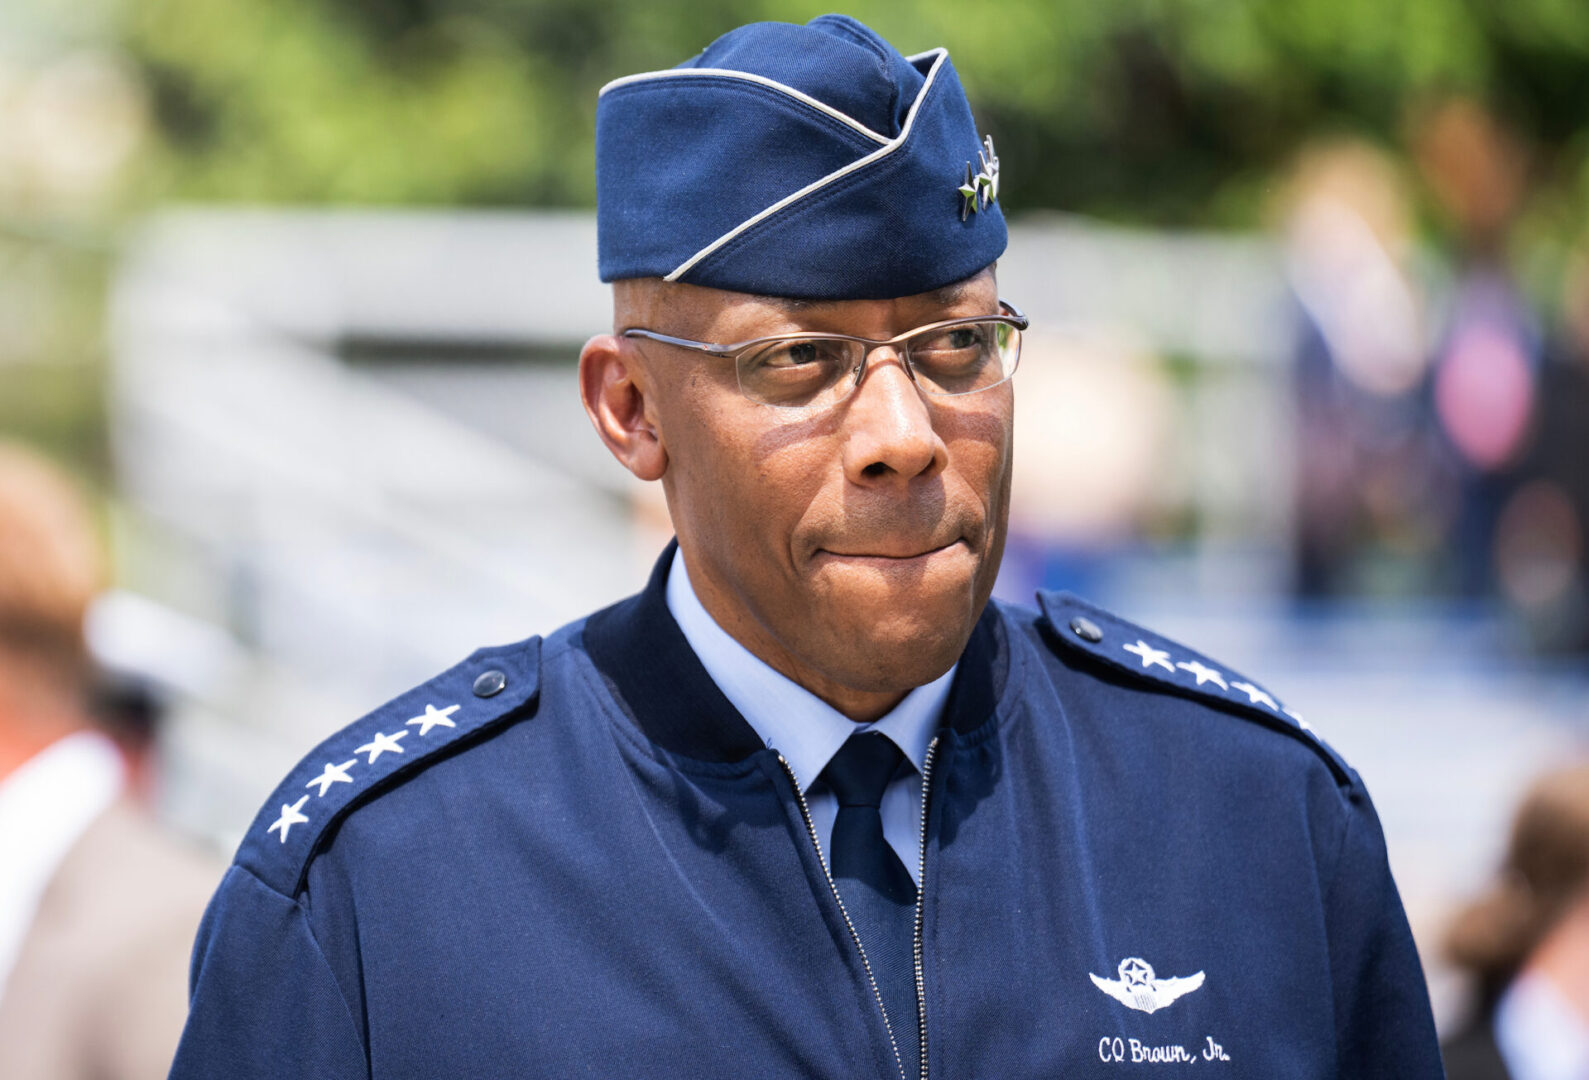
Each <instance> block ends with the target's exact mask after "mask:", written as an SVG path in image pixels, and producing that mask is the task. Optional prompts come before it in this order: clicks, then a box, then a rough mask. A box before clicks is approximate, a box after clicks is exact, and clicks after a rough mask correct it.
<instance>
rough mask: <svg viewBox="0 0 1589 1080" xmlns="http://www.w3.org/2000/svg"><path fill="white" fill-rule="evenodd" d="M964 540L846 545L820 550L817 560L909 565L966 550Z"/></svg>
mask: <svg viewBox="0 0 1589 1080" xmlns="http://www.w3.org/2000/svg"><path fill="white" fill-rule="evenodd" d="M966 546H967V545H966V542H965V540H964V539H963V538H958V537H957V538H956V539H954V540H951V541H949V542H948V543H943V544H936V545H932V544H927V545H923V544H901V543H897V542H886V541H885V542H878V543H868V544H858V545H855V546H854V547H853V548H851V547H849V546H848V545H846V547H845V548H844V549H836V548H819V549H818V550H817V558H818V559H822V558H832V559H842V560H845V561H855V562H870V561H876V562H881V563H908V562H913V561H916V560H927V559H931V558H932V557H933V556H935V555H939V554H947V553H951V552H953V551H954V549H955V548H965V547H966Z"/></svg>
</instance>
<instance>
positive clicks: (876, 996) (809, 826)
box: [778, 754, 930, 1080]
mask: <svg viewBox="0 0 1589 1080" xmlns="http://www.w3.org/2000/svg"><path fill="white" fill-rule="evenodd" d="M929 760H930V759H929ZM778 764H780V765H782V766H783V771H784V773H785V774H786V775H787V776H788V777H789V783H790V785H791V786H793V788H794V793H795V800H796V801H797V802H799V804H800V817H801V819H802V820H804V821H805V823H806V835H807V836H809V837H811V846H812V847H813V848H814V849H816V853H817V865H819V866H821V867H822V876H823V877H825V878H827V879H828V889H829V890H830V891H832V893H833V902H834V903H836V904H838V905H839V914H840V915H842V916H844V925H845V926H847V927H849V930H850V940H851V941H853V942H855V949H856V951H857V952H859V953H860V954H861V966H862V967H863V968H865V969H866V981H867V983H868V984H869V985H870V986H871V988H872V1000H873V1001H876V1002H877V1011H878V1012H879V1013H881V1014H882V1017H883V1030H884V1031H887V1032H888V1048H889V1049H890V1050H891V1051H893V1053H894V1067H895V1068H896V1069H898V1070H899V1075H900V1077H901V1080H908V1078H907V1077H905V1062H904V1060H903V1059H902V1058H901V1057H900V1056H899V1044H898V1043H896V1042H895V1041H894V1032H893V1031H892V1030H891V1029H890V1028H889V1026H888V1009H887V1008H885V1007H884V1006H883V993H882V991H881V990H879V989H878V988H877V980H876V979H875V978H874V977H873V976H872V965H871V962H870V961H868V960H867V959H866V949H865V948H864V947H862V945H861V935H860V934H858V933H856V932H855V924H854V923H853V922H851V921H850V913H849V912H848V911H846V910H844V899H843V898H842V897H841V896H839V886H838V883H837V882H835V881H834V880H833V872H832V871H831V870H829V869H828V864H827V860H825V859H823V857H822V842H821V841H820V840H818V839H817V827H816V825H815V824H813V823H812V821H811V807H810V805H809V804H808V803H807V802H806V796H805V792H803V791H802V790H801V789H800V779H799V777H797V776H795V772H794V768H793V766H791V765H790V764H789V762H788V760H787V759H786V758H785V757H784V756H783V755H782V754H779V755H778ZM917 900H918V901H919V900H920V894H919V893H918V895H917ZM920 911H921V909H920V905H919V903H918V905H917V915H916V925H917V932H918V937H917V943H916V956H917V958H918V960H917V965H918V966H917V969H916V970H917V976H916V978H917V985H918V986H919V985H920V984H921V982H920V980H921V975H920V971H921V968H920V956H921V940H920V937H919V934H920V926H921V913H920ZM917 1005H918V1012H919V1008H920V1002H919V1001H918V1003H917ZM917 1019H918V1021H919V1020H920V1017H919V1015H918V1018H917Z"/></svg>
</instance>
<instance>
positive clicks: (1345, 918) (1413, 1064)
mask: <svg viewBox="0 0 1589 1080" xmlns="http://www.w3.org/2000/svg"><path fill="white" fill-rule="evenodd" d="M1345 795H1346V798H1347V803H1348V805H1347V823H1346V828H1345V830H1344V832H1343V834H1342V837H1341V850H1340V856H1339V858H1338V859H1337V860H1336V867H1335V873H1334V875H1333V877H1332V879H1331V883H1330V887H1329V892H1328V895H1327V897H1326V901H1325V918H1326V920H1327V925H1328V929H1329V935H1330V968H1331V973H1332V981H1333V991H1334V996H1335V1025H1336V1046H1337V1068H1338V1074H1339V1075H1340V1076H1341V1077H1342V1080H1347V1078H1350V1080H1443V1077H1444V1076H1445V1072H1444V1070H1443V1068H1442V1066H1441V1064H1440V1048H1439V1044H1438V1041H1437V1039H1436V1036H1435V1027H1434V1017H1433V1014H1432V1013H1431V1011H1430V1008H1429V992H1428V987H1427V985H1426V984H1425V982H1424V975H1423V967H1422V965H1421V964H1420V963H1419V960H1418V950H1417V947H1416V946H1415V945H1414V944H1413V938H1412V930H1411V928H1410V927H1409V926H1408V925H1407V915H1406V912H1405V911H1403V909H1402V905H1401V896H1400V895H1399V894H1398V893H1397V891H1396V883H1395V881H1394V880H1393V879H1392V878H1391V873H1390V863H1389V861H1388V859H1387V858H1386V855H1385V838H1384V834H1383V833H1382V832H1381V830H1380V825H1379V817H1378V815H1377V814H1375V812H1374V805H1373V803H1372V802H1371V801H1370V800H1369V797H1368V793H1367V792H1366V791H1364V790H1363V788H1362V786H1361V783H1355V784H1353V785H1352V787H1351V788H1349V789H1348V790H1347V792H1346V793H1345Z"/></svg>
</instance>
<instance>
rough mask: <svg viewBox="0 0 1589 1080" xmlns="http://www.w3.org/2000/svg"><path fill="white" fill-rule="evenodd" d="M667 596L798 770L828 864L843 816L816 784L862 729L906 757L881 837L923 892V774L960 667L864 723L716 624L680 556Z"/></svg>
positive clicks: (725, 682) (741, 706)
mask: <svg viewBox="0 0 1589 1080" xmlns="http://www.w3.org/2000/svg"><path fill="white" fill-rule="evenodd" d="M667 598H668V610H669V611H670V612H672V614H673V619H674V621H675V622H677V623H678V624H679V629H680V630H682V631H684V639H685V640H686V641H688V642H689V643H690V648H691V649H693V650H695V655H696V656H697V657H698V658H699V659H700V661H701V666H702V667H704V668H705V669H706V673H707V674H708V675H710V676H711V677H712V681H713V682H715V683H716V684H717V688H718V689H719V690H721V691H722V692H723V696H724V697H726V698H727V699H728V700H729V702H730V704H732V705H733V706H734V708H736V709H738V710H739V713H740V715H741V716H743V717H744V718H745V720H746V721H747V722H748V723H749V724H750V726H751V727H752V728H754V729H755V731H756V734H758V735H760V736H761V738H762V741H763V742H765V743H766V744H767V745H768V746H769V747H771V748H773V749H775V750H777V751H778V752H779V753H781V754H783V756H784V760H785V761H787V762H788V763H789V767H790V768H791V769H792V770H793V771H794V774H795V779H796V780H797V781H798V782H799V784H800V790H801V791H802V792H803V793H804V794H805V796H806V802H807V804H808V805H809V806H810V808H811V822H812V824H813V825H815V826H816V830H817V836H818V837H819V838H820V841H821V842H820V844H819V845H818V846H819V847H820V848H821V849H822V858H823V861H824V862H826V861H827V858H828V856H827V852H828V851H829V850H830V849H831V847H832V837H833V819H834V818H835V817H836V816H838V812H839V805H838V800H837V799H835V798H834V797H833V793H832V792H831V791H829V790H828V787H827V785H826V784H824V783H819V782H818V781H817V777H818V776H819V775H820V774H821V772H822V770H823V769H825V768H827V764H828V761H829V760H830V759H831V758H832V757H833V755H834V754H836V753H838V750H839V747H841V746H843V745H844V740H846V739H848V738H849V737H850V736H851V735H853V734H855V733H856V732H857V731H880V732H882V733H883V734H884V735H886V736H888V738H889V739H890V740H892V741H893V743H894V745H895V746H897V747H899V748H900V750H902V751H903V752H904V754H905V760H906V761H908V762H910V764H911V766H912V767H911V768H909V769H905V770H902V771H901V773H900V774H899V775H897V776H896V777H895V778H894V780H893V782H892V783H890V784H889V785H888V790H887V791H885V792H884V793H883V803H882V806H881V808H880V809H881V811H882V815H883V837H884V839H886V840H887V841H888V843H889V846H890V847H892V848H893V849H894V851H895V852H896V853H897V854H898V855H899V858H900V861H902V862H903V863H904V864H905V868H906V869H907V870H909V871H910V876H911V878H913V879H914V880H915V881H916V884H917V886H918V887H919V886H920V885H921V770H922V766H923V764H924V762H925V761H926V759H927V747H928V746H929V745H930V744H931V743H932V737H933V732H934V731H936V730H937V728H938V723H939V719H940V718H941V717H942V715H943V707H944V703H945V701H947V700H948V697H949V687H950V685H951V684H952V683H953V682H954V675H955V669H956V668H958V667H959V665H958V664H956V665H955V667H952V668H950V669H949V670H948V671H946V672H944V673H943V674H942V675H940V676H939V677H938V678H936V679H934V680H933V681H932V682H930V683H927V684H926V685H925V686H918V687H916V689H914V690H912V691H911V692H910V693H908V694H906V695H905V698H904V700H903V701H901V702H900V703H899V704H898V705H896V706H894V708H893V710H892V711H891V712H889V713H888V714H887V715H886V716H883V717H880V718H879V719H877V720H874V721H873V722H871V723H869V724H858V723H856V722H855V721H853V720H851V719H849V718H848V717H847V716H845V715H844V714H843V713H841V712H839V711H838V710H837V709H835V708H833V706H831V705H829V704H828V703H827V702H825V701H823V700H822V699H821V698H819V697H817V696H816V695H815V694H813V693H811V692H810V691H809V690H807V689H805V688H804V687H803V686H800V685H799V684H798V683H795V682H793V681H791V680H790V679H787V678H785V677H784V676H783V675H781V674H779V673H778V672H777V671H775V670H773V668H772V667H770V666H769V665H768V664H766V663H765V662H763V661H762V660H760V659H758V658H757V657H756V656H755V655H754V654H753V653H752V652H751V651H750V650H749V649H747V648H745V647H744V646H743V645H741V644H740V643H739V642H738V641H735V640H734V638H732V637H731V636H729V634H728V632H727V631H725V630H724V629H723V628H722V627H721V626H719V625H717V622H716V620H714V619H713V618H712V616H711V615H710V614H709V613H708V612H707V610H706V608H704V607H702V606H701V601H700V599H699V598H698V597H696V595H695V589H694V587H693V586H692V585H691V584H690V577H689V572H688V571H687V570H686V569H685V566H684V555H683V553H682V552H680V551H675V552H674V553H673V565H672V567H671V568H670V569H669V570H668V591H667Z"/></svg>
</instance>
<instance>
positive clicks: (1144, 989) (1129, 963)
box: [1087, 956, 1203, 1013]
mask: <svg viewBox="0 0 1589 1080" xmlns="http://www.w3.org/2000/svg"><path fill="white" fill-rule="evenodd" d="M1087 977H1088V978H1089V979H1091V980H1092V982H1093V985H1094V986H1096V987H1097V988H1098V989H1100V990H1102V991H1103V992H1104V993H1106V994H1108V995H1109V996H1110V997H1112V998H1114V999H1115V1000H1116V1001H1118V1002H1119V1003H1120V1004H1122V1005H1124V1006H1125V1007H1126V1008H1128V1009H1136V1010H1138V1011H1139V1012H1145V1013H1150V1012H1158V1011H1159V1010H1160V1009H1162V1008H1164V1007H1165V1006H1166V1005H1170V1004H1173V1003H1174V1001H1175V999H1176V998H1179V997H1181V996H1182V995H1184V994H1190V993H1191V992H1192V991H1193V990H1196V989H1197V988H1198V987H1200V986H1202V985H1203V973H1202V972H1201V971H1199V972H1198V973H1197V974H1196V975H1187V976H1185V977H1183V978H1178V979H1156V978H1154V977H1153V965H1152V964H1150V963H1148V962H1147V961H1146V960H1142V959H1139V958H1138V957H1135V956H1128V957H1126V958H1125V959H1124V960H1122V961H1120V978H1118V979H1100V978H1099V977H1098V976H1096V975H1094V974H1092V973H1091V972H1088V973H1087Z"/></svg>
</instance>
